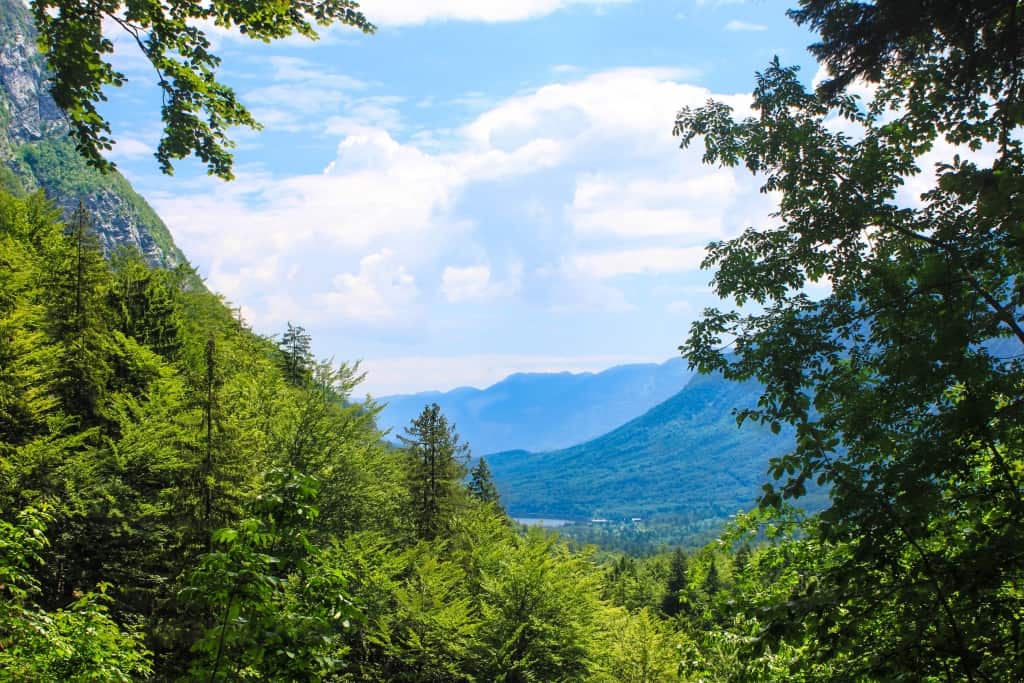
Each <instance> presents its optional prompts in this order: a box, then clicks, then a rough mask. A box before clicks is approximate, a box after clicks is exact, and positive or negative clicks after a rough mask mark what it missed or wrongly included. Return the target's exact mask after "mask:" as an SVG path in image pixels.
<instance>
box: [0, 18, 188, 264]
mask: <svg viewBox="0 0 1024 683" xmlns="http://www.w3.org/2000/svg"><path fill="white" fill-rule="evenodd" d="M0 188H3V189H5V190H7V191H8V192H12V193H14V194H22V193H24V192H34V191H36V190H40V189H41V190H43V191H44V192H45V193H46V195H47V196H48V197H50V198H52V199H53V200H54V201H56V202H57V203H58V204H59V205H60V206H61V207H63V208H64V209H65V211H70V210H73V209H74V208H75V207H77V206H78V203H79V201H81V202H82V203H83V204H84V205H85V207H86V208H87V209H88V210H89V213H90V214H91V217H92V221H93V227H94V228H95V229H96V232H97V233H98V234H99V236H100V239H101V241H102V242H103V245H104V247H105V248H106V249H107V250H108V251H109V250H111V249H113V248H115V247H117V246H119V245H125V246H133V247H136V248H138V249H139V251H140V252H142V254H143V255H144V256H145V258H146V260H147V261H149V262H150V263H151V264H153V265H159V266H165V267H173V266H176V265H179V264H183V263H186V260H185V256H184V255H183V254H182V253H181V251H180V250H179V249H178V247H177V246H175V244H174V241H173V240H172V239H171V234H170V232H169V231H168V230H167V226H165V225H164V223H163V221H161V220H160V217H159V216H157V215H156V213H155V212H154V211H153V209H152V208H150V206H149V204H147V203H146V201H145V200H144V199H143V198H142V197H141V196H139V194H138V193H136V192H135V191H134V190H133V189H132V187H131V184H130V183H129V182H128V181H127V180H126V179H125V178H124V176H122V175H121V174H120V173H117V172H113V173H109V174H106V175H104V174H102V173H100V172H98V171H96V170H95V169H93V168H91V167H89V166H88V165H86V163H85V161H84V159H82V157H81V156H79V154H78V152H77V151H76V150H75V146H74V144H73V143H72V141H71V139H70V138H69V137H68V125H67V122H66V121H65V119H64V114H63V112H61V110H60V109H59V108H58V107H57V105H56V103H54V101H53V98H52V97H50V93H49V87H48V84H47V72H46V67H45V63H44V60H43V58H42V56H41V55H40V54H39V51H38V50H37V48H36V30H35V24H34V23H33V21H32V15H31V14H30V12H29V10H28V8H27V7H25V4H24V3H23V2H22V1H21V0H0Z"/></svg>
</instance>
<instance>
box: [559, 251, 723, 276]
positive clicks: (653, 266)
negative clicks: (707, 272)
mask: <svg viewBox="0 0 1024 683" xmlns="http://www.w3.org/2000/svg"><path fill="white" fill-rule="evenodd" d="M703 258H704V247H702V246H694V247H662V248H657V247H652V248H647V249H621V250H618V249H617V250H609V251H593V252H581V253H578V254H576V255H575V256H574V257H573V263H574V265H575V267H576V268H578V269H579V270H581V271H583V272H585V273H588V274H590V275H592V276H594V277H596V278H609V277H615V276H618V275H636V274H641V273H647V274H655V273H678V272H684V271H688V270H696V269H697V268H698V267H699V266H700V262H701V261H702V260H703Z"/></svg>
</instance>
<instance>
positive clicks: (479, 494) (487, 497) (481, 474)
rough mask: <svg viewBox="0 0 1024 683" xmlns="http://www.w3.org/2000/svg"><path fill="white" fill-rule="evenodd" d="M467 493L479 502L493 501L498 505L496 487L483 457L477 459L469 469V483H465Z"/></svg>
mask: <svg viewBox="0 0 1024 683" xmlns="http://www.w3.org/2000/svg"><path fill="white" fill-rule="evenodd" d="M466 488H467V489H468V490H469V495H471V496H473V497H474V498H476V499H477V500H479V501H480V502H481V503H493V504H494V505H499V504H500V503H499V502H498V487H497V486H495V485H494V480H493V479H492V478H491V468H490V467H488V466H487V461H486V460H484V459H483V458H480V459H479V460H477V462H476V464H475V465H473V467H472V468H471V469H470V470H469V483H468V484H467V485H466Z"/></svg>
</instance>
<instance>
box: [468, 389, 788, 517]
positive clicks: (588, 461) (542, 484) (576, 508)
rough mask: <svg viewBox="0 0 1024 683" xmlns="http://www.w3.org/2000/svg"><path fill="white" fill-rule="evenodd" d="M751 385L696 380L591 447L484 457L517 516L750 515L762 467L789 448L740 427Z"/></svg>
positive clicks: (784, 438) (753, 396)
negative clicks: (739, 412) (738, 419)
mask: <svg viewBox="0 0 1024 683" xmlns="http://www.w3.org/2000/svg"><path fill="white" fill-rule="evenodd" d="M759 394H760V387H759V385H758V384H757V383H756V382H753V381H750V382H745V383H737V382H728V381H725V380H723V379H722V378H721V377H720V376H717V375H701V376H696V377H694V378H693V380H692V381H691V382H690V383H689V384H687V385H686V387H685V388H684V389H683V390H682V391H680V392H679V393H678V394H676V395H675V396H673V397H671V398H670V399H668V400H667V401H665V402H664V403H661V404H660V405H658V406H656V407H655V408H653V409H651V410H650V411H648V412H647V413H645V414H644V415H642V416H640V417H638V418H637V419H635V420H633V421H631V422H629V423H628V424H625V425H623V426H622V427H619V428H618V429H616V430H614V431H612V432H609V433H608V434H605V435H604V436H601V437H599V438H597V439H594V440H592V441H588V442H587V443H583V444H580V445H578V446H573V447H572V448H566V449H563V450H557V451H549V452H544V453H527V452H523V451H516V452H505V453H495V454H492V455H488V456H487V461H488V463H489V464H490V466H491V470H492V471H493V473H494V479H495V481H496V483H497V485H498V489H499V490H500V492H501V496H502V501H503V502H504V503H505V505H506V507H507V508H508V509H509V511H510V512H511V513H512V514H513V515H516V516H520V517H548V518H554V517H565V518H588V517H591V516H594V515H597V516H626V517H628V516H643V517H648V516H651V515H679V516H682V517H685V518H687V519H689V520H702V519H721V520H724V519H725V518H727V517H728V516H729V515H731V514H733V513H735V512H736V511H737V510H739V509H746V508H749V507H750V506H751V505H752V503H753V502H754V500H755V498H756V496H757V494H758V491H759V489H760V487H761V484H763V483H764V482H765V481H767V474H766V472H767V462H768V460H769V458H771V457H772V456H774V455H778V454H781V453H782V452H784V451H785V450H786V449H787V448H788V447H789V446H790V444H791V443H792V438H793V436H792V431H789V430H785V429H784V430H783V431H782V433H781V434H778V435H775V434H772V433H771V432H770V430H768V429H767V428H763V427H761V426H759V425H754V424H750V423H748V424H744V426H743V427H742V428H738V427H737V426H736V420H735V417H734V416H733V409H734V408H737V407H741V408H742V407H747V406H752V405H753V404H754V403H755V402H756V400H757V397H758V395H759Z"/></svg>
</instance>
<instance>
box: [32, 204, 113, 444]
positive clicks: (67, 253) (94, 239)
mask: <svg viewBox="0 0 1024 683" xmlns="http://www.w3.org/2000/svg"><path fill="white" fill-rule="evenodd" d="M109 279H110V272H109V270H108V267H107V264H106V261H104V259H103V249H102V247H101V245H100V241H99V238H98V236H97V235H96V233H95V232H93V230H92V227H91V224H90V219H89V214H88V212H87V211H86V210H85V208H84V207H83V206H82V205H81V204H79V207H78V209H76V210H75V212H74V213H73V214H72V216H71V221H70V224H69V225H68V226H67V230H66V232H65V240H64V243H63V244H62V245H61V246H59V247H58V249H57V250H56V253H55V254H53V255H52V257H51V271H50V274H49V280H50V281H49V282H48V283H47V285H48V287H47V290H48V291H47V292H45V293H43V294H42V296H43V300H44V302H45V303H46V305H47V307H48V309H49V319H50V324H51V330H52V336H53V337H54V338H55V341H56V342H57V343H58V344H59V346H60V348H61V355H62V357H61V360H60V369H59V377H58V381H57V392H58V394H59V395H60V397H61V399H62V403H63V406H64V409H65V410H66V411H67V412H68V413H70V414H72V415H76V416H78V417H79V418H80V419H81V420H82V421H83V424H85V425H94V424H97V423H98V421H99V418H100V412H101V403H102V400H103V397H104V394H105V392H106V389H107V385H108V382H109V381H110V379H111V376H112V370H111V367H110V362H109V357H110V355H111V353H110V349H109V344H110V338H109V335H108V326H107V320H106V315H105V313H106V311H105V302H104V295H105V290H106V287H107V286H108V284H109Z"/></svg>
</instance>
